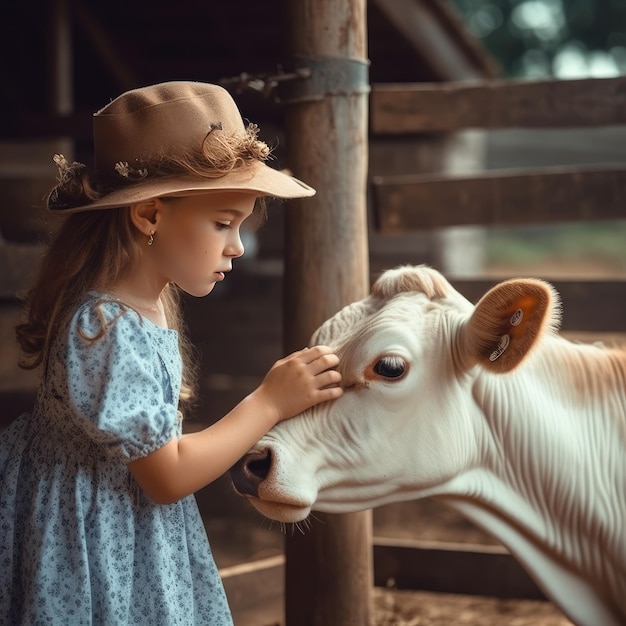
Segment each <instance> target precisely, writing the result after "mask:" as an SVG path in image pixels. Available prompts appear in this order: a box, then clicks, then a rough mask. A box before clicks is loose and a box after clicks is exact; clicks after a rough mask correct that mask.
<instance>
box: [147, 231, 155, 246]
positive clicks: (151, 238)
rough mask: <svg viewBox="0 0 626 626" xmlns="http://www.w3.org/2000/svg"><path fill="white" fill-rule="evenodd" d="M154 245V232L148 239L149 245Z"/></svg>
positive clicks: (151, 232)
mask: <svg viewBox="0 0 626 626" xmlns="http://www.w3.org/2000/svg"><path fill="white" fill-rule="evenodd" d="M153 243H154V231H153V230H151V231H150V236H149V237H148V245H149V246H151V245H152V244H153Z"/></svg>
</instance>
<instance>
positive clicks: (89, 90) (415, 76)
mask: <svg viewBox="0 0 626 626" xmlns="http://www.w3.org/2000/svg"><path fill="white" fill-rule="evenodd" d="M0 12H1V14H2V17H3V19H2V22H3V23H4V24H5V25H10V28H5V29H4V33H3V38H2V41H1V43H0V46H1V47H0V50H2V57H3V59H4V63H3V65H4V67H3V73H4V76H3V78H4V80H3V81H2V83H1V84H0V97H1V98H2V100H3V103H4V105H3V109H5V110H8V111H10V112H11V113H12V115H11V117H10V120H9V119H7V118H5V119H4V122H3V125H2V126H0V136H4V137H7V136H8V137H15V138H21V137H25V138H26V137H30V138H37V137H40V136H42V135H45V134H58V132H57V131H58V130H59V129H60V130H63V131H65V132H64V133H63V134H65V135H66V136H67V135H68V134H69V135H70V136H73V137H80V136H81V135H85V134H86V135H87V136H86V137H85V138H88V137H90V135H91V123H90V119H89V118H90V115H91V113H93V111H94V110H96V109H97V108H99V107H100V106H102V104H103V103H105V102H106V101H107V100H109V99H110V98H112V97H115V96H116V95H118V94H119V93H121V92H122V91H124V90H126V89H130V88H134V87H137V86H141V85H146V84H150V83H154V82H160V81H165V80H178V79H181V80H202V81H208V82H219V81H221V80H222V79H224V78H231V77H234V76H239V75H240V74H241V73H242V72H246V73H251V74H255V73H261V74H267V73H270V74H271V73H275V72H279V71H281V70H283V69H285V59H286V54H287V53H286V43H287V41H286V40H287V37H286V34H287V32H288V28H287V26H286V25H285V21H286V19H287V18H286V16H285V12H284V11H283V2H282V0H264V1H263V2H252V1H247V2H245V1H243V2H242V1H237V0H232V1H231V2H220V3H216V2H198V0H177V1H176V3H170V2H168V3H165V2H154V0H133V1H132V2H129V1H128V0H108V1H107V2H106V3H86V2H69V1H68V0H55V1H52V2H49V3H45V4H44V5H43V7H42V4H40V3H36V2H35V1H34V0H30V1H29V0H27V1H25V2H19V3H18V2H12V3H5V4H4V5H3V7H2V9H0ZM367 21H368V56H369V59H370V62H371V65H370V82H371V83H372V84H373V83H381V82H423V81H441V80H459V79H471V78H478V77H491V76H494V75H495V74H496V73H497V71H498V70H497V67H496V65H495V63H494V62H493V60H492V59H491V58H490V57H489V55H488V54H487V53H486V52H485V50H484V49H482V47H481V46H480V44H479V42H477V40H476V39H475V38H473V37H472V36H471V34H470V33H469V32H468V31H467V30H466V28H465V26H464V25H463V23H462V22H461V21H460V19H458V17H457V15H456V14H455V13H454V11H453V10H452V8H451V6H450V5H449V4H448V2H447V1H445V0H369V1H368V3H367ZM287 69H288V68H287ZM244 97H245V96H244ZM254 102H255V104H253V105H252V106H254V107H255V111H254V118H255V119H259V116H261V118H262V117H263V115H266V114H267V115H271V114H272V113H275V110H274V107H273V106H272V105H271V103H270V104H268V103H265V105H263V104H261V103H260V99H259V98H256V99H255V101H254ZM264 106H265V107H267V109H266V110H264ZM256 108H259V109H260V110H259V111H257V110H256ZM242 109H244V107H243V106H242ZM58 113H63V114H65V115H66V116H68V117H70V118H71V120H70V122H71V123H69V124H68V120H67V119H66V120H65V122H64V125H61V126H60V125H59V120H58V119H57V114H58Z"/></svg>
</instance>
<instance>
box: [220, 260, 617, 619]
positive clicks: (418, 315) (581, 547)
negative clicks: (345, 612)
mask: <svg viewBox="0 0 626 626" xmlns="http://www.w3.org/2000/svg"><path fill="white" fill-rule="evenodd" d="M559 312H560V308H559V301H558V296H557V294H556V292H555V291H554V289H553V288H552V287H551V286H550V285H549V284H547V283H545V282H543V281H540V280H534V279H524V280H522V279H517V280H510V281H505V282H502V283H500V284H498V285H496V286H495V287H494V288H493V289H491V290H490V291H489V292H488V293H487V294H486V295H484V296H483V298H482V299H481V300H480V301H479V303H478V304H477V305H476V306H473V305H472V304H471V303H470V302H469V301H467V300H466V299H465V298H464V297H463V296H462V295H461V294H459V293H458V292H457V291H456V290H455V289H454V288H453V287H452V286H451V285H450V284H449V283H448V281H447V280H446V279H445V278H444V277H443V276H442V275H441V274H439V273H438V272H436V271H435V270H433V269H431V268H428V267H425V266H418V267H401V268H397V269H395V270H390V271H388V272H385V273H384V274H383V275H382V276H381V277H380V278H379V279H378V281H377V282H376V283H375V285H374V286H373V288H372V293H371V294H370V296H369V297H367V298H366V299H364V300H362V301H360V302H356V303H354V304H351V305H349V306H347V307H345V308H344V309H343V310H342V311H340V312H339V313H337V314H336V315H335V316H334V317H333V318H331V319H330V320H328V321H327V322H325V323H324V324H323V325H322V326H321V327H320V328H319V329H318V331H317V332H316V334H315V335H314V337H313V342H318V343H324V344H328V345H332V346H334V347H335V348H336V350H337V353H338V355H339V356H340V359H341V362H340V366H339V367H340V370H341V372H342V375H343V385H344V386H345V390H346V393H344V395H343V396H342V397H341V398H339V399H338V400H336V401H334V402H332V403H326V404H323V405H318V406H317V407H314V408H313V409H311V410H309V411H307V412H305V413H303V414H302V415H301V416H298V417H296V418H294V419H292V420H287V421H285V422H282V423H281V424H279V425H278V426H277V427H275V428H274V429H272V430H271V431H270V432H269V433H268V434H267V435H266V436H265V437H263V438H262V439H261V440H260V441H259V442H258V444H257V445H256V446H255V447H254V448H253V449H252V450H251V451H250V453H249V454H248V455H247V456H246V457H244V459H242V460H241V461H240V463H239V464H238V465H237V466H236V467H235V468H233V470H232V479H233V483H234V485H235V488H236V489H237V491H238V492H239V493H240V494H242V495H245V496H247V497H248V498H249V500H250V501H251V502H252V504H253V505H254V506H255V507H256V508H257V509H258V510H259V511H260V512H261V513H262V514H264V515H265V516H267V517H270V518H273V519H276V520H281V521H285V522H295V521H299V520H303V519H304V518H306V517H307V516H308V515H309V513H310V511H311V510H312V509H315V510H318V511H325V512H329V513H347V512H354V511H359V510H364V509H368V508H372V507H376V506H379V505H382V504H385V503H390V502H397V501H401V500H411V499H416V498H421V497H436V498H437V499H438V500H440V501H442V502H444V503H446V504H448V505H450V506H451V507H453V508H454V509H456V510H458V511H460V512H461V513H462V514H463V515H465V516H466V517H467V518H469V519H470V520H472V521H473V522H474V523H475V524H476V525H478V526H480V527H482V528H483V529H485V530H487V531H488V532H490V533H491V534H493V535H494V536H495V537H497V538H498V539H499V540H500V541H501V542H502V543H503V544H504V545H505V546H507V547H508V549H509V550H510V551H511V553H512V554H513V555H514V556H515V557H516V558H517V559H518V560H519V562H520V563H521V564H522V565H523V567H524V568H525V569H526V570H527V571H528V572H529V574H530V575H531V576H532V577H533V578H534V579H535V580H536V582H537V583H538V584H539V586H540V587H541V588H542V589H543V590H544V592H545V593H546V595H547V596H548V597H550V598H551V599H552V600H553V601H554V602H555V603H556V604H557V605H558V606H559V607H560V608H561V609H562V610H563V612H564V613H565V614H566V615H567V616H568V617H569V619H571V620H572V621H573V622H574V623H576V624H580V625H584V626H619V625H624V624H626V353H625V352H624V351H620V350H617V349H608V348H603V347H601V346H597V345H582V344H575V343H572V342H569V341H567V340H566V339H564V338H562V337H559V336H558V335H557V334H556V327H557V324H558V321H559Z"/></svg>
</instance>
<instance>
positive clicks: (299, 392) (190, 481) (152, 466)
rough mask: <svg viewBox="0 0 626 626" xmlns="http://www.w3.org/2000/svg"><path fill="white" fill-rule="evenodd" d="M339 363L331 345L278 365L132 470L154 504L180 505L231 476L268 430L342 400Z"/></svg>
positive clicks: (134, 464) (133, 464)
mask: <svg viewBox="0 0 626 626" xmlns="http://www.w3.org/2000/svg"><path fill="white" fill-rule="evenodd" d="M338 362H339V359H338V358H337V356H336V355H335V354H333V353H332V351H331V349H330V348H328V347H326V346H315V347H314V348H305V349H304V350H300V351H299V352H294V353H293V354H290V355H289V356H287V357H285V358H284V359H281V360H280V361H277V362H276V363H275V364H274V366H273V367H272V368H271V369H270V371H269V372H268V373H267V375H266V376H265V378H264V380H263V382H262V383H261V385H259V387H258V388H257V389H255V390H254V391H253V392H252V393H251V394H250V395H248V396H247V397H246V398H244V399H243V400H242V401H241V402H240V403H239V404H238V405H237V406H236V407H235V408H234V409H233V410H232V411H230V412H229V413H228V414H226V415H225V416H224V417H223V418H222V419H220V420H219V421H218V422H216V423H215V424H213V425H212V426H209V427H208V428H205V429H204V430H201V431H199V432H196V433H191V434H189V435H185V436H184V437H183V438H181V439H178V438H176V437H175V438H174V439H172V440H171V441H170V442H169V443H167V444H165V445H164V446H163V447H162V448H159V449H158V450H156V451H155V452H152V453H151V454H149V455H148V456H146V457H144V458H142V459H138V460H136V461H132V462H131V463H129V465H128V467H129V469H130V471H131V472H132V474H133V476H134V477H135V479H136V480H137V482H138V483H139V485H140V486H141V487H142V489H143V490H144V491H145V493H146V494H147V495H148V496H149V497H150V498H152V499H153V500H154V501H156V502H158V503H160V504H169V503H172V502H176V501H177V500H180V499H181V498H183V497H185V496H187V495H189V494H192V493H194V492H196V491H198V489H201V488H202V487H204V486H206V485H208V484H209V483H211V482H213V481H214V480H215V479H216V478H218V477H219V476H221V475H222V474H224V472H226V471H228V469H229V468H230V467H232V466H233V465H234V464H235V463H236V462H237V461H238V460H239V459H240V458H241V457H242V456H243V455H244V454H245V453H246V452H247V451H248V450H249V449H250V448H251V447H252V446H253V445H254V444H255V443H256V442H257V441H258V440H259V439H260V438H261V437H262V436H263V435H264V434H265V433H266V432H267V431H268V430H270V429H271V428H272V426H274V425H275V424H277V423H278V422H280V421H282V420H284V419H287V418H289V417H293V416H294V415H297V414H298V413H300V412H302V411H304V410H305V409H307V408H309V407H311V406H313V405H315V404H318V403H320V402H325V401H326V400H333V399H335V398H338V397H339V396H341V395H342V393H343V390H342V389H341V388H340V387H339V386H338V385H339V383H340V381H341V375H340V374H339V372H337V371H336V370H334V369H332V368H334V367H336V366H337V364H338Z"/></svg>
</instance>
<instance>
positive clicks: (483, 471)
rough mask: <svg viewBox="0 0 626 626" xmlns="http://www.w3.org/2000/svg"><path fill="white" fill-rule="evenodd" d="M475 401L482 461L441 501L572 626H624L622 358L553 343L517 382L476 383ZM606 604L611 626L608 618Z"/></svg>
mask: <svg viewBox="0 0 626 626" xmlns="http://www.w3.org/2000/svg"><path fill="white" fill-rule="evenodd" d="M474 397H475V399H476V401H477V403H478V405H479V407H480V408H481V410H482V417H481V419H482V420H484V423H483V425H482V427H483V428H484V430H483V434H482V435H481V436H480V437H479V439H481V440H482V444H483V457H482V459H481V462H480V463H479V465H478V467H476V468H474V469H472V470H470V471H469V472H467V473H466V474H464V475H462V476H460V477H459V478H458V479H457V480H455V481H452V483H451V484H450V486H449V487H450V491H449V493H448V494H447V495H446V496H444V498H443V499H445V500H446V501H447V502H448V504H450V505H451V506H453V507H455V508H456V509H458V510H459V511H460V512H462V513H463V514H464V515H465V516H466V517H468V518H470V519H471V520H472V521H474V522H475V523H476V524H477V525H479V526H481V527H483V528H485V529H486V530H487V531H489V532H490V533H492V534H493V535H494V536H496V537H497V538H498V539H499V540H500V541H501V542H502V543H503V544H504V545H506V546H507V547H508V548H509V549H510V550H511V552H513V553H514V554H515V555H516V557H517V558H518V559H519V560H520V561H521V562H522V563H523V564H524V565H525V567H526V568H527V570H528V571H530V572H531V573H532V574H533V575H534V577H535V579H536V580H537V581H538V582H539V584H540V585H541V586H542V587H543V589H544V590H545V591H546V593H547V594H548V595H549V596H550V597H552V598H553V599H554V600H555V601H556V602H557V603H558V604H560V605H561V606H571V607H572V612H571V614H570V618H571V619H573V621H574V622H575V623H577V624H599V623H602V624H606V625H612V624H616V625H617V624H623V623H624V622H626V600H625V599H624V597H625V594H626V538H625V537H624V536H623V528H624V526H625V524H626V413H625V411H626V399H625V398H626V356H624V354H620V353H615V352H610V351H603V350H600V349H597V348H594V347H590V346H577V345H574V344H571V343H569V342H567V341H565V340H562V339H558V338H555V339H554V340H550V341H549V342H547V344H546V345H545V346H544V347H542V348H541V349H540V351H539V353H538V354H536V355H534V358H533V360H532V361H531V362H530V363H529V364H527V365H525V366H523V367H521V368H519V370H517V371H515V372H513V373H512V374H510V375H507V376H504V377H502V376H500V377H494V376H491V375H488V376H485V377H483V378H479V379H478V380H477V383H476V386H475V389H474ZM606 484H617V487H616V489H615V491H616V492H617V493H618V494H622V497H621V498H620V499H619V501H611V500H610V499H609V498H608V496H607V494H606V493H604V492H603V491H602V485H606ZM594 546H595V547H594ZM598 547H599V549H598ZM589 580H592V581H594V584H595V585H596V587H595V588H593V587H591V586H590V585H589V583H588V582H586V581H589ZM600 595H603V596H605V598H604V600H603V602H600V601H599V600H598V599H599V596H600ZM607 595H608V597H609V598H612V600H609V604H610V602H611V601H612V602H614V604H615V614H613V615H606V614H605V613H604V612H605V611H606V609H602V608H601V606H602V604H603V603H604V604H606V596H607ZM573 598H576V599H577V600H576V602H574V603H573V602H572V599H573ZM603 611H604V612H603Z"/></svg>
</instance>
